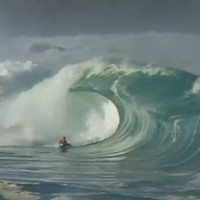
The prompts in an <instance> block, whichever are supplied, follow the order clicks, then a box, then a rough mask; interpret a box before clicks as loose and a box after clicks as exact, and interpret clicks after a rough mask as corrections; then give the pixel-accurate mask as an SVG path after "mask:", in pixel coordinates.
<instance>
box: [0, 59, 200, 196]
mask: <svg viewBox="0 0 200 200" xmlns="http://www.w3.org/2000/svg"><path fill="white" fill-rule="evenodd" d="M199 91H200V81H199V77H198V76H196V75H193V74H190V73H188V72H184V71H180V70H176V69H172V68H167V67H160V66H159V67H152V66H149V65H147V66H144V65H138V64H134V63H129V64H126V65H125V64H123V63H120V62H119V61H118V62H114V61H112V62H111V61H109V62H108V61H107V62H106V61H91V62H86V63H81V64H77V65H75V66H67V67H65V68H63V69H62V70H61V71H59V72H58V73H57V74H56V75H55V76H53V77H51V78H48V79H45V80H44V81H43V82H41V83H38V84H37V85H35V86H34V87H33V88H32V89H30V90H27V91H22V92H21V93H19V94H18V95H17V96H15V97H12V98H10V99H7V100H5V101H4V102H2V104H1V109H0V115H1V117H0V124H1V128H0V130H1V141H0V145H1V147H0V160H1V165H0V180H1V182H0V194H1V196H0V199H27V200H28V199H47V200H48V199H51V200H58V199H61V200H62V199H67V200H68V199H92V200H93V199H94V200H98V199H127V200H128V199H137V200H138V199H139V200H140V199H141V200H143V199H144V200H147V199H148V200H153V199H155V200H156V199H167V200H168V199H170V200H171V199H172V200H173V199H174V200H177V199H178V200H182V199H184V200H185V199H199V198H200V190H199V185H200V173H199V171H200V170H199V166H200V162H199V160H200V145H199V141H200V103H199V102H200V101H199V100H200V95H199V94H200V93H199ZM63 135H65V136H66V137H67V139H68V140H69V142H70V143H71V144H72V145H73V147H71V148H69V149H67V150H66V151H63V150H61V149H60V148H59V147H58V145H57V141H59V139H60V137H62V136H63Z"/></svg>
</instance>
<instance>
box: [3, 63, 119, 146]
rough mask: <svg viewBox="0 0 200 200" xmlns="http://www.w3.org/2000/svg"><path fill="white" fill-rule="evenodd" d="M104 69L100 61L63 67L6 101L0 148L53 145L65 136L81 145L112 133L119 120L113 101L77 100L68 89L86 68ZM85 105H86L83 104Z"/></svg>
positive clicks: (97, 98) (93, 98)
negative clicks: (4, 146) (50, 76)
mask: <svg viewBox="0 0 200 200" xmlns="http://www.w3.org/2000/svg"><path fill="white" fill-rule="evenodd" d="M95 63H96V65H95V67H94V69H93V68H92V67H93V66H94V64H95ZM80 66H81V67H80ZM101 68H102V65H101V64H100V63H99V62H97V61H92V62H86V63H81V64H80V65H76V66H67V67H64V68H63V69H61V70H60V71H59V72H58V74H56V75H55V76H54V77H52V78H48V79H46V80H44V81H43V82H41V83H39V84H37V85H36V86H35V87H33V88H32V89H30V90H29V91H26V92H23V93H22V94H20V95H19V96H18V97H16V98H14V99H12V100H9V101H6V102H3V105H2V106H1V108H0V132H1V141H0V145H33V144H44V145H46V144H53V143H55V142H57V140H59V139H60V137H61V136H63V135H65V136H66V137H67V139H70V140H71V141H74V142H75V143H77V144H81V143H90V142H94V141H99V140H103V139H105V138H107V137H109V136H110V134H113V131H114V130H115V129H116V127H117V126H118V122H119V117H118V113H117V110H116V108H115V106H114V105H113V104H112V103H111V102H110V101H108V100H106V99H105V98H103V97H100V96H99V95H97V94H96V95H89V96H88V97H84V98H85V99H83V98H81V97H79V96H76V98H77V99H78V100H75V99H73V98H70V96H71V97H72V96H73V95H71V94H70V93H69V88H70V87H71V85H72V84H73V83H74V82H75V81H76V80H77V79H79V78H80V77H81V76H82V73H83V71H84V70H85V69H90V70H91V69H92V70H91V73H93V72H94V71H100V69H101ZM84 100H85V101H86V102H84ZM76 101H77V102H76ZM92 101H94V102H93V103H91V102H92ZM76 103H78V104H76ZM82 103H84V105H80V104H82ZM72 104H73V105H74V106H73V107H72V106H71V105H72ZM84 106H85V109H84ZM72 120H73V121H72ZM75 138H76V139H75Z"/></svg>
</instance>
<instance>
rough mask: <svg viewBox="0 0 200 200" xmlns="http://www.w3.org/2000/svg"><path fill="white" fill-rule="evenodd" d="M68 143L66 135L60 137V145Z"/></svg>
mask: <svg viewBox="0 0 200 200" xmlns="http://www.w3.org/2000/svg"><path fill="white" fill-rule="evenodd" d="M68 144H69V143H68V142H67V140H66V137H62V139H61V140H60V142H59V145H60V146H67V145H68Z"/></svg>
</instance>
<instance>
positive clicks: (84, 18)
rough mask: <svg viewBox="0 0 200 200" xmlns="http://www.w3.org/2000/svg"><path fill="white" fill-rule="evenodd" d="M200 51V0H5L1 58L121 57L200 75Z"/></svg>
mask: <svg viewBox="0 0 200 200" xmlns="http://www.w3.org/2000/svg"><path fill="white" fill-rule="evenodd" d="M199 52H200V0H0V62H2V63H5V62H6V61H7V60H9V61H10V62H11V61H12V62H16V61H20V62H24V63H26V62H27V61H31V62H33V63H36V64H37V65H39V66H42V67H46V68H49V69H59V68H61V67H62V66H64V65H67V64H72V63H76V62H81V61H84V60H87V59H93V58H95V57H101V56H117V57H125V58H130V59H132V60H136V61H144V62H147V63H152V64H156V65H168V66H172V67H176V68H181V69H185V70H187V71H191V72H193V73H199V74H200V67H199V66H200V56H199ZM0 73H1V71H0Z"/></svg>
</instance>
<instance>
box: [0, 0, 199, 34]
mask: <svg viewBox="0 0 200 200" xmlns="http://www.w3.org/2000/svg"><path fill="white" fill-rule="evenodd" d="M199 24H200V1H199V0H0V27H1V29H0V35H3V36H6V37H8V36H42V37H47V36H65V35H71V36H73V35H80V34H104V33H143V32H148V31H155V32H175V33H190V34H199V33H200V26H199Z"/></svg>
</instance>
